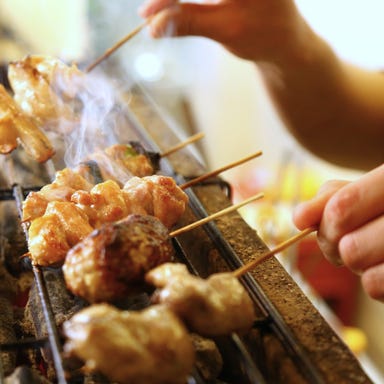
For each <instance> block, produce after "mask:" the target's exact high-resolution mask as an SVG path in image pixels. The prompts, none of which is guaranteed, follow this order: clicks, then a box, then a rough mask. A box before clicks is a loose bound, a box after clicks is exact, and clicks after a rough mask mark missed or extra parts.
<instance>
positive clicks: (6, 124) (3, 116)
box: [0, 106, 17, 154]
mask: <svg viewBox="0 0 384 384" xmlns="http://www.w3.org/2000/svg"><path fill="white" fill-rule="evenodd" d="M16 148H17V129H16V126H15V124H14V122H13V119H12V115H11V113H10V111H9V110H8V111H4V110H2V108H1V106H0V153H2V154H8V153H11V152H12V151H13V150H14V149H16Z"/></svg>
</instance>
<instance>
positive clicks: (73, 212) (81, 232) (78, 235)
mask: <svg viewBox="0 0 384 384" xmlns="http://www.w3.org/2000/svg"><path fill="white" fill-rule="evenodd" d="M92 230H93V228H92V227H91V226H90V224H89V222H88V217H87V216H86V215H85V213H84V212H83V211H82V210H81V209H80V208H78V207H76V205H74V204H72V203H70V202H66V201H51V202H50V203H48V206H47V209H46V212H45V214H44V216H41V217H38V218H37V219H35V220H33V221H32V223H31V225H30V227H29V229H28V250H29V257H30V259H31V260H32V263H33V264H35V265H41V266H47V265H55V264H61V263H62V262H63V259H64V258H65V255H66V254H67V252H68V250H69V249H70V248H71V247H73V246H74V245H75V244H77V243H78V242H79V241H80V240H82V239H83V238H84V237H85V236H87V235H89V234H90V233H91V232H92Z"/></svg>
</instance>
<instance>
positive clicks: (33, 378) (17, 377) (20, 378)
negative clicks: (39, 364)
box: [4, 365, 51, 384]
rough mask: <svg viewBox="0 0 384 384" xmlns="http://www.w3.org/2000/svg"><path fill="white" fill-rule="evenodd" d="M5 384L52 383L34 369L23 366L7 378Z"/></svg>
mask: <svg viewBox="0 0 384 384" xmlns="http://www.w3.org/2000/svg"><path fill="white" fill-rule="evenodd" d="M4 384H51V382H50V381H49V380H47V379H46V378H44V377H43V376H41V374H40V373H39V372H37V371H35V370H34V369H32V368H29V367H26V366H24V365H22V366H20V367H17V368H16V369H15V371H14V372H13V373H12V374H11V375H9V376H7V377H6V378H5V381H4Z"/></svg>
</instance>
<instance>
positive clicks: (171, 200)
mask: <svg viewBox="0 0 384 384" xmlns="http://www.w3.org/2000/svg"><path fill="white" fill-rule="evenodd" d="M59 190H60V189H59ZM64 191H65V189H64ZM187 202H188V197H187V195H186V194H185V193H184V192H183V191H182V190H181V189H180V188H179V187H178V186H177V185H176V183H175V181H174V179H173V178H171V177H167V176H160V175H153V176H147V177H145V178H139V177H134V178H132V179H130V180H129V181H128V183H126V184H125V186H124V188H120V187H119V186H118V185H117V184H116V183H115V182H113V181H112V180H109V181H106V182H104V183H100V184H97V185H95V186H94V187H93V188H92V189H91V190H90V191H86V190H78V191H76V192H74V193H73V194H72V195H71V201H50V202H48V203H47V204H46V205H45V202H44V201H43V203H42V204H44V205H45V208H44V214H43V215H42V216H39V217H37V218H35V219H34V220H32V221H31V224H30V226H29V229H28V249H29V257H30V258H31V260H32V263H33V264H35V265H42V266H47V265H55V264H61V263H62V262H63V261H64V259H65V256H66V254H67V252H68V251H69V249H70V248H71V247H73V246H74V245H75V244H77V243H78V242H79V241H81V240H82V239H84V238H85V237H86V236H87V235H89V234H90V233H91V232H92V231H93V230H94V229H95V228H99V227H100V226H102V225H103V224H105V223H112V222H115V221H117V220H121V219H124V218H125V217H127V216H128V215H129V214H134V213H136V214H145V215H152V216H155V217H156V218H158V220H159V221H161V222H162V224H163V225H164V226H165V227H166V228H170V227H172V226H173V225H174V224H175V223H176V221H177V220H178V219H179V217H180V216H181V215H182V214H183V212H184V210H185V207H186V204H187ZM30 213H31V214H32V213H33V212H32V210H30Z"/></svg>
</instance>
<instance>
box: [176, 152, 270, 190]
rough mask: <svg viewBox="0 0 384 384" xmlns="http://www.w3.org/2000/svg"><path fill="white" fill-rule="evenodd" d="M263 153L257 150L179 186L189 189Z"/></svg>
mask: <svg viewBox="0 0 384 384" xmlns="http://www.w3.org/2000/svg"><path fill="white" fill-rule="evenodd" d="M262 154H263V152H262V151H259V152H256V153H254V154H253V155H250V156H246V157H244V158H242V159H240V160H238V161H235V162H233V163H230V164H228V165H225V166H224V167H221V168H218V169H216V170H215V171H212V172H208V173H205V174H204V175H201V176H198V177H196V178H194V179H192V180H190V181H187V182H186V183H184V184H181V185H179V187H180V188H181V189H187V188H189V187H191V186H192V185H194V184H197V183H200V182H201V181H203V180H206V179H208V178H210V177H213V176H216V175H218V174H219V173H221V172H224V171H227V170H228V169H231V168H234V167H236V166H238V165H240V164H243V163H245V162H247V161H249V160H252V159H254V158H255V157H259V156H261V155H262Z"/></svg>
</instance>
